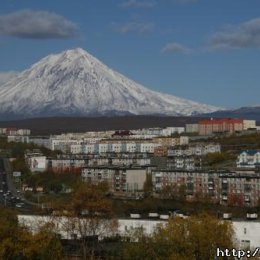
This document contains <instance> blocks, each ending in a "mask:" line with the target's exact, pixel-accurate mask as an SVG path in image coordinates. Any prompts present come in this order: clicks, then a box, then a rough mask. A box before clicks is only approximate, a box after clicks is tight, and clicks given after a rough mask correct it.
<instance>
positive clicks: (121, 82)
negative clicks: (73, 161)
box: [0, 48, 219, 118]
mask: <svg viewBox="0 0 260 260" xmlns="http://www.w3.org/2000/svg"><path fill="white" fill-rule="evenodd" d="M218 109H219V108H216V107H213V106H208V105H205V104H200V103H196V102H193V101H190V100H186V99H182V98H178V97H175V96H171V95H167V94H162V93H159V92H155V91H151V90H149V89H147V88H145V87H143V86H141V85H139V84H137V83H136V82H134V81H132V80H130V79H128V78H126V77H124V76H123V75H121V74H120V73H118V72H116V71H114V70H112V69H110V68H109V67H107V66H106V65H104V64H103V63H102V62H100V61H99V60H98V59H96V58H95V57H93V56H91V55H90V54H89V53H87V52H86V51H84V50H83V49H80V48H77V49H73V50H68V51H64V52H62V53H60V54H56V55H49V56H47V57H45V58H43V59H42V60H40V61H39V62H37V63H36V64H34V65H32V66H31V67H30V68H29V69H28V70H25V71H23V72H21V73H20V74H19V75H18V76H16V77H15V78H13V79H11V80H10V81H8V82H6V83H5V84H4V85H2V86H1V88H0V115H2V116H3V115H5V117H6V115H7V117H9V118H12V117H20V118H28V117H39V116H62V115H66V116H70V115H75V116H76V115H77V116H87V115H109V114H112V113H113V114H114V115H120V114H121V115H122V114H136V115H141V114H163V115H192V114H198V113H209V112H213V111H216V110H218Z"/></svg>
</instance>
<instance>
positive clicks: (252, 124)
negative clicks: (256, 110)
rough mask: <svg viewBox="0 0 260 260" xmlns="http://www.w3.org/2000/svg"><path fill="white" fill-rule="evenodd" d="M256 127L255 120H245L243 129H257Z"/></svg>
mask: <svg viewBox="0 0 260 260" xmlns="http://www.w3.org/2000/svg"><path fill="white" fill-rule="evenodd" d="M255 128H256V122H255V120H243V130H247V129H255Z"/></svg>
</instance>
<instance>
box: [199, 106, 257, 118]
mask: <svg viewBox="0 0 260 260" xmlns="http://www.w3.org/2000/svg"><path fill="white" fill-rule="evenodd" d="M201 117H216V118H226V117H230V118H242V119H253V120H256V121H260V106H256V107H241V108H239V109H235V110H223V111H217V112H213V113H208V114H203V115H201Z"/></svg>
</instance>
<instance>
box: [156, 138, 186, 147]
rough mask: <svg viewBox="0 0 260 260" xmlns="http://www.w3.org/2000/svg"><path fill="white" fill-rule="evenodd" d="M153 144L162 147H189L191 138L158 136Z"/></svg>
mask: <svg viewBox="0 0 260 260" xmlns="http://www.w3.org/2000/svg"><path fill="white" fill-rule="evenodd" d="M153 142H154V143H157V144H159V145H161V146H176V145H188V144H189V137H188V136H178V137H172V136H158V137H154V138H153Z"/></svg>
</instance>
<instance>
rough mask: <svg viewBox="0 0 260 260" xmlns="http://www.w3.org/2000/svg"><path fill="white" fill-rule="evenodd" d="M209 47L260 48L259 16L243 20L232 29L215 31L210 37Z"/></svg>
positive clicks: (213, 48) (216, 48)
mask: <svg viewBox="0 0 260 260" xmlns="http://www.w3.org/2000/svg"><path fill="white" fill-rule="evenodd" d="M209 48H210V49H211V50H218V49H234V48H260V18H255V19H252V20H249V21H247V22H244V23H242V24H240V25H239V26H237V27H236V28H233V29H230V28H228V29H227V30H224V31H220V32H216V33H215V34H213V35H212V36H211V37H210V40H209Z"/></svg>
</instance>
